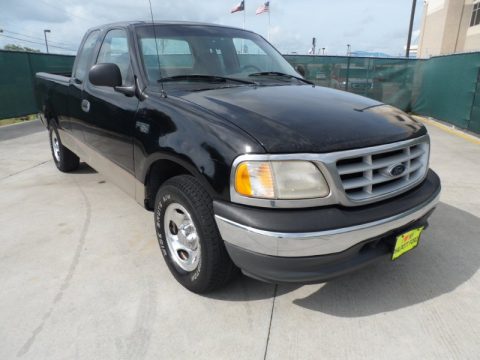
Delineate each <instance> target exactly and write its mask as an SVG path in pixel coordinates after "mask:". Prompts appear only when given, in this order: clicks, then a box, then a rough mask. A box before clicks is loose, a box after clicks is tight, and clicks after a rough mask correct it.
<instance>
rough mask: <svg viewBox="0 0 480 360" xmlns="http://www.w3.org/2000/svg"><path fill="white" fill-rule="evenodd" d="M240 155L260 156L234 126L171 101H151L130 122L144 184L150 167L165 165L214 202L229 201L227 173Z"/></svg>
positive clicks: (251, 141) (257, 148) (137, 169)
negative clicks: (193, 180) (175, 167)
mask: <svg viewBox="0 0 480 360" xmlns="http://www.w3.org/2000/svg"><path fill="white" fill-rule="evenodd" d="M245 153H264V149H263V148H262V147H261V146H260V144H258V142H257V141H256V140H254V139H253V138H251V137H250V136H249V135H248V134H246V133H245V132H243V131H242V130H240V129H239V128H238V127H236V126H235V125H233V124H231V123H229V122H227V121H225V120H222V119H221V118H218V117H216V116H215V114H212V113H210V112H207V111H205V110H204V109H202V108H200V107H198V106H195V105H192V104H191V103H188V102H185V101H182V100H180V99H178V98H175V97H169V98H154V97H152V96H150V97H149V98H148V99H147V100H145V101H143V102H142V103H141V104H140V107H139V110H138V112H137V115H136V119H135V135H134V158H135V174H136V177H137V179H138V180H139V181H141V182H142V183H143V184H145V182H146V177H147V175H148V173H149V169H150V167H151V166H152V165H153V164H154V163H155V162H156V161H158V160H170V161H173V162H175V163H177V164H179V165H181V166H182V167H183V168H185V169H186V170H188V172H190V173H191V174H193V175H194V176H196V177H197V178H198V179H199V180H200V181H201V182H202V183H203V184H205V186H206V188H207V190H208V191H209V192H210V194H211V195H212V197H213V198H214V199H222V200H227V201H228V200H229V197H230V195H229V186H230V170H231V166H232V163H233V161H234V159H235V158H236V157H237V156H239V155H241V154H245Z"/></svg>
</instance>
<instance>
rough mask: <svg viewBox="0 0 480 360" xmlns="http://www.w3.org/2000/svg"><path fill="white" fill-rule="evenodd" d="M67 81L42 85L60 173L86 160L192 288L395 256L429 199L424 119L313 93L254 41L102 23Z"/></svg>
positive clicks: (412, 238)
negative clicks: (135, 205)
mask: <svg viewBox="0 0 480 360" xmlns="http://www.w3.org/2000/svg"><path fill="white" fill-rule="evenodd" d="M65 75H66V74H47V73H38V74H37V81H36V96H37V102H38V106H39V111H40V113H41V118H42V121H43V122H44V124H45V125H46V127H47V128H48V130H49V137H50V144H51V150H52V155H53V160H54V162H55V164H56V166H57V168H58V169H59V170H61V171H64V172H68V171H73V170H75V169H76V168H77V167H78V165H79V160H80V158H81V159H82V160H83V161H85V162H87V163H88V164H89V165H90V166H92V167H93V168H95V169H96V170H98V171H99V172H101V173H103V175H104V176H105V177H106V178H107V179H108V180H110V181H111V182H113V183H116V184H117V185H118V186H120V187H121V188H122V189H123V190H124V191H125V192H126V193H128V194H130V195H131V196H132V197H134V198H135V199H136V200H137V201H138V202H139V203H140V204H141V205H142V206H144V207H145V208H146V209H148V210H151V211H153V212H154V223H155V228H156V231H157V235H158V241H159V244H160V249H161V253H162V254H163V257H164V259H165V261H166V264H167V265H168V267H169V269H170V271H171V273H172V274H173V276H174V277H175V278H176V279H177V280H178V281H179V282H180V283H181V284H182V285H183V286H185V287H186V288H188V289H189V290H191V291H194V292H197V293H204V292H207V291H211V290H213V289H215V288H219V287H221V286H223V285H224V284H226V283H227V282H228V281H229V280H230V279H231V278H232V277H233V276H234V275H235V274H236V273H238V269H241V270H242V271H243V272H244V273H245V274H247V275H249V276H251V277H254V278H256V279H260V280H264V281H270V282H301V283H308V282H322V281H326V280H328V279H331V278H333V277H336V276H339V275H341V274H344V273H347V272H349V271H354V270H357V269H359V268H360V267H362V266H364V265H366V264H369V263H371V262H373V261H374V260H376V259H379V258H382V257H390V258H391V259H392V260H395V259H396V258H398V257H399V256H400V255H402V254H403V253H405V252H407V251H409V250H411V249H413V248H414V247H415V246H417V244H418V242H419V238H420V233H421V232H422V230H423V229H424V228H425V227H426V226H427V218H428V217H429V216H430V214H431V213H432V211H433V209H434V207H435V205H436V204H437V202H438V199H439V194H440V180H439V178H438V176H437V175H436V174H435V173H434V172H433V171H432V170H430V169H429V155H430V141H429V136H428V134H427V131H426V129H425V127H424V126H423V125H422V124H421V123H419V122H417V121H416V120H414V119H412V118H411V117H409V116H408V115H407V114H405V113H403V112H402V111H400V110H398V109H396V108H394V107H392V106H388V105H385V104H382V103H379V102H377V101H374V100H371V99H368V98H364V97H361V96H358V95H355V94H350V93H347V92H343V91H339V90H334V89H328V88H324V87H319V86H314V85H313V84H311V83H309V82H308V81H307V80H305V79H304V78H303V77H302V76H300V74H299V73H297V72H296V71H295V70H294V68H292V67H291V66H290V65H289V63H288V62H287V61H286V60H285V59H284V58H283V57H282V56H281V55H280V53H279V52H278V51H277V50H276V49H275V48H274V47H272V45H270V44H269V43H268V42H267V41H266V40H265V39H263V38H262V37H261V36H259V35H257V34H255V33H253V32H250V31H245V30H240V29H236V28H231V27H225V26H218V25H210V24H200V23H183V22H161V23H146V22H128V23H116V24H109V25H105V26H101V27H97V28H93V29H91V30H89V31H88V32H87V33H86V35H85V37H84V39H83V41H82V43H81V46H80V49H79V51H78V54H77V57H76V59H75V63H74V66H73V70H72V74H68V75H69V76H65ZM112 211H115V210H114V209H112Z"/></svg>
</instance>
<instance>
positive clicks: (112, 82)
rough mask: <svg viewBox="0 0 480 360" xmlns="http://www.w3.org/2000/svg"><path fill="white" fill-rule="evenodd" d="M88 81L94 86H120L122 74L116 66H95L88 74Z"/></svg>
mask: <svg viewBox="0 0 480 360" xmlns="http://www.w3.org/2000/svg"><path fill="white" fill-rule="evenodd" d="M88 80H90V82H91V83H92V84H93V85H95V86H108V87H113V88H115V87H117V86H122V73H121V72H120V69H119V67H118V66H117V65H116V64H111V63H103V64H95V65H93V66H92V68H91V69H90V71H89V72H88Z"/></svg>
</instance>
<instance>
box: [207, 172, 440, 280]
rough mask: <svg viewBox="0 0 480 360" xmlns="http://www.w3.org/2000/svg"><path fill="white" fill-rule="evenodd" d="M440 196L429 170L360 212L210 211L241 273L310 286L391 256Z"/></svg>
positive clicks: (221, 206)
mask: <svg viewBox="0 0 480 360" xmlns="http://www.w3.org/2000/svg"><path fill="white" fill-rule="evenodd" d="M439 197H440V180H439V178H438V176H437V175H436V174H435V173H434V172H433V171H431V170H430V171H429V173H428V176H427V178H426V179H425V181H424V182H423V183H422V184H420V185H418V186H417V187H416V188H414V189H412V190H410V191H408V192H407V193H404V194H402V195H400V196H397V197H395V198H393V199H389V200H387V201H383V202H381V203H377V204H371V205H366V206H362V207H356V208H342V207H326V208H317V209H308V210H279V209H253V208H249V207H244V206H237V205H232V204H226V203H219V202H215V203H214V209H215V220H216V222H217V225H218V228H219V230H220V234H221V236H222V238H223V239H224V240H225V245H226V248H227V251H228V252H229V254H230V256H231V258H232V260H233V262H234V263H235V264H236V265H237V266H239V267H240V268H241V269H242V270H243V271H244V272H245V273H247V274H248V275H250V276H252V277H255V278H259V279H262V280H267V281H275V282H282V281H287V282H293V281H295V282H297V281H299V282H312V281H325V280H327V279H328V278H331V277H335V276H338V275H341V274H343V273H345V272H348V271H351V270H354V269H357V268H359V267H361V266H364V265H366V264H368V263H370V262H372V261H373V260H375V259H378V258H380V257H381V256H383V255H387V254H389V253H391V250H392V246H393V245H392V244H393V239H394V238H395V236H396V235H398V234H399V233H401V232H403V231H406V230H408V229H411V228H415V227H418V226H425V225H427V219H428V217H429V216H430V214H431V213H432V212H433V209H434V207H435V206H436V204H437V203H438V201H439ZM301 229H305V230H307V231H301ZM314 229H317V230H314Z"/></svg>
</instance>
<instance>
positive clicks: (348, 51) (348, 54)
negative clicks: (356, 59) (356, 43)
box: [347, 44, 350, 56]
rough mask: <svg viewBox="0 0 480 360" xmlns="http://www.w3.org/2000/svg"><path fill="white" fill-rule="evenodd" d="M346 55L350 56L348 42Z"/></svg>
mask: <svg viewBox="0 0 480 360" xmlns="http://www.w3.org/2000/svg"><path fill="white" fill-rule="evenodd" d="M347 56H350V44H347Z"/></svg>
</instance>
